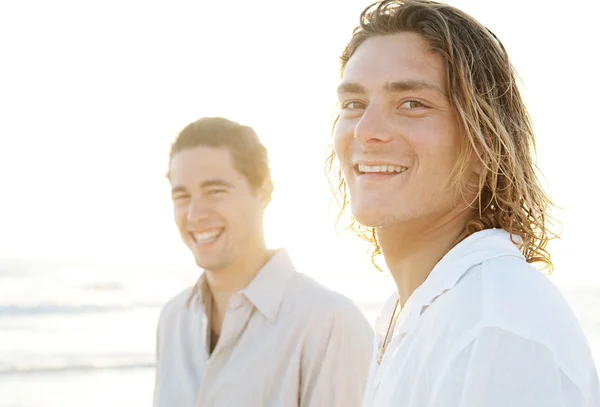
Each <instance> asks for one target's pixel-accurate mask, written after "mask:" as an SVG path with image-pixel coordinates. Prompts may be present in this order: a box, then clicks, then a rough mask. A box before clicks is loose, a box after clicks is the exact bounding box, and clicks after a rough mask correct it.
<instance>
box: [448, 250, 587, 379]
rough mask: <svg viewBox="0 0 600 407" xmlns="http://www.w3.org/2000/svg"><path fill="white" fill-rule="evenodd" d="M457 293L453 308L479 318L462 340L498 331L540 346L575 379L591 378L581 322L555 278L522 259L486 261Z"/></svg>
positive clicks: (504, 336) (515, 340)
mask: <svg viewBox="0 0 600 407" xmlns="http://www.w3.org/2000/svg"><path fill="white" fill-rule="evenodd" d="M453 291H455V292H454V293H453V297H454V299H453V300H452V302H453V303H455V304H457V306H454V307H451V308H453V309H454V312H457V311H461V310H462V311H464V312H465V313H466V314H468V315H471V316H473V317H474V318H471V322H472V324H470V327H469V328H470V329H469V330H470V332H469V333H466V331H465V335H464V336H463V343H469V342H471V341H473V340H477V339H476V338H480V337H481V336H482V335H485V336H487V339H486V340H489V336H490V335H492V336H493V335H497V336H498V338H497V339H498V340H506V341H508V340H510V341H511V342H513V343H521V344H523V346H534V345H535V346H541V347H543V348H545V349H548V350H549V352H551V354H552V355H553V359H554V360H555V361H556V364H557V366H558V367H559V368H560V369H561V370H562V371H563V372H564V373H565V374H566V376H567V377H569V378H570V380H572V381H573V382H575V383H578V384H581V383H583V382H585V381H586V377H587V375H588V374H589V372H590V370H591V368H593V363H594V362H593V357H592V354H591V350H590V347H589V344H588V342H587V339H586V338H585V335H584V333H583V330H582V329H581V326H580V324H579V321H578V320H577V318H576V316H575V314H574V313H573V311H572V309H571V307H570V305H569V304H568V302H567V300H566V299H565V298H564V296H563V295H562V293H561V292H560V290H559V289H558V288H557V287H556V286H555V285H554V283H553V282H552V281H551V279H550V278H549V277H548V276H547V275H545V274H544V273H543V272H541V271H540V270H538V269H536V268H535V267H533V266H532V265H530V264H528V263H527V262H526V261H525V260H524V259H523V258H519V257H516V256H503V257H498V258H494V259H490V260H487V261H485V262H483V263H481V264H479V265H477V266H476V267H474V268H473V269H472V270H471V271H470V272H469V273H467V274H466V275H465V276H464V277H463V280H462V281H461V282H460V283H459V284H458V285H457V287H455V290H453ZM449 323H450V324H452V322H449ZM527 344H530V345H527ZM507 346H508V345H507Z"/></svg>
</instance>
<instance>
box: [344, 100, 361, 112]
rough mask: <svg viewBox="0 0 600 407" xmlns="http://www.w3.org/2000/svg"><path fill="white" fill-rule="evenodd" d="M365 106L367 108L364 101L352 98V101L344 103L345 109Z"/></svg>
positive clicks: (356, 108)
mask: <svg viewBox="0 0 600 407" xmlns="http://www.w3.org/2000/svg"><path fill="white" fill-rule="evenodd" d="M364 108H365V104H364V103H362V102H358V101H356V100H350V101H348V102H345V103H343V104H342V109H343V110H358V109H364Z"/></svg>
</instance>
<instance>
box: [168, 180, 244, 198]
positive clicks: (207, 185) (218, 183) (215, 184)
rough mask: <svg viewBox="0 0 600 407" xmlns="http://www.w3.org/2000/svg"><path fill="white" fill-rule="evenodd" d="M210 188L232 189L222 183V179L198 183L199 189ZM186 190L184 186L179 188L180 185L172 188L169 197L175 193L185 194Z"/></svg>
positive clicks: (224, 182)
mask: <svg viewBox="0 0 600 407" xmlns="http://www.w3.org/2000/svg"><path fill="white" fill-rule="evenodd" d="M210 187H225V188H231V187H233V184H231V183H229V182H227V181H224V180H222V179H218V178H215V179H209V180H206V181H204V182H202V183H200V188H201V189H204V188H210ZM186 191H187V189H186V188H185V187H184V186H180V185H176V186H174V187H173V188H171V195H175V194H177V193H181V192H186Z"/></svg>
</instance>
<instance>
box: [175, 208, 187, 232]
mask: <svg viewBox="0 0 600 407" xmlns="http://www.w3.org/2000/svg"><path fill="white" fill-rule="evenodd" d="M173 219H174V220H175V224H176V225H177V228H178V229H180V230H182V229H184V228H185V223H186V219H187V209H186V208H183V207H181V206H178V205H175V206H173Z"/></svg>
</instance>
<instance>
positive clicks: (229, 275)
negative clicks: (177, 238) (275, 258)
mask: <svg viewBox="0 0 600 407" xmlns="http://www.w3.org/2000/svg"><path fill="white" fill-rule="evenodd" d="M272 255H273V253H272V252H271V251H269V250H268V249H267V248H266V245H265V243H264V241H262V242H261V243H260V244H257V245H252V247H248V248H247V249H246V250H245V255H243V256H240V259H239V260H238V261H236V262H235V264H232V265H231V266H229V267H227V268H226V269H219V270H205V273H206V281H207V283H208V287H209V289H210V292H211V296H212V307H211V308H212V312H211V325H212V328H213V331H214V332H215V333H217V334H219V333H220V331H221V325H222V323H223V319H224V318H225V312H226V311H227V306H228V304H229V299H230V298H231V296H232V295H233V294H234V293H236V292H238V291H240V290H242V289H243V288H245V287H246V286H248V284H250V282H251V281H252V280H253V279H254V278H255V277H256V275H257V274H258V272H259V271H260V269H261V268H262V267H263V266H264V265H265V264H266V263H267V261H268V260H269V259H270V258H271V256H272Z"/></svg>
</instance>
